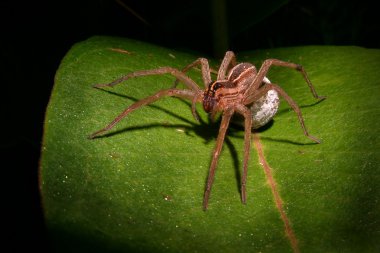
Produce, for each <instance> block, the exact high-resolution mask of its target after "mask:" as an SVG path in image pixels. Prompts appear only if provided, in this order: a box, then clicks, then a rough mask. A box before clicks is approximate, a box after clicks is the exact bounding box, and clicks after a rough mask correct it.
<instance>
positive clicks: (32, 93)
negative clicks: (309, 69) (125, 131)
mask: <svg viewBox="0 0 380 253" xmlns="http://www.w3.org/2000/svg"><path fill="white" fill-rule="evenodd" d="M371 2H375V1H369V0H362V1H344V0H328V1H327V0H321V1H301V0H289V1H284V0H266V1H257V0H251V1H248V0H247V1H243V0H234V1H230V0H228V1H222V0H220V1H218V0H209V1H204V0H203V1H202V0H183V1H179V0H177V1H173V0H170V1H148V0H139V1H138V0H102V1H101V0H78V1H69V0H67V1H62V0H61V1H60V0H56V1H50V2H43V1H20V0H19V1H11V0H8V1H1V3H0V24H1V39H0V54H1V61H0V64H1V65H0V69H1V72H0V82H1V86H2V94H3V96H2V99H1V118H2V124H1V125H2V127H3V128H2V136H1V144H0V148H1V150H0V152H1V155H2V161H3V166H2V172H3V174H2V176H1V178H2V180H1V182H2V183H1V185H2V196H3V200H2V201H1V203H2V207H1V209H2V211H3V212H5V214H4V215H2V219H3V220H4V222H2V224H3V223H5V224H6V226H2V230H3V232H5V234H6V237H3V239H5V242H6V243H5V244H2V246H1V247H11V249H12V250H11V251H9V250H7V252H15V251H20V250H21V249H24V248H25V247H27V249H29V250H32V249H37V250H39V251H40V252H41V251H44V252H45V251H46V252H48V251H49V249H50V245H49V240H48V234H47V232H46V230H45V226H44V220H43V214H42V210H41V202H40V196H39V188H38V160H39V156H40V146H41V140H42V131H43V128H42V127H43V121H44V112H45V108H46V106H47V103H48V100H49V95H50V92H51V89H52V86H53V83H54V74H55V71H56V70H57V68H58V66H59V63H60V60H61V59H62V58H63V57H64V55H65V54H66V52H67V51H68V50H69V49H70V47H71V46H72V45H73V44H75V43H77V42H79V41H82V40H85V39H87V38H89V37H91V36H94V35H111V36H121V37H129V38H134V39H138V40H143V41H146V42H151V43H155V44H158V45H162V46H165V47H170V48H175V49H178V50H182V51H188V52H191V51H193V52H197V55H203V56H205V57H221V55H222V54H223V53H224V51H225V50H226V49H232V50H234V51H236V52H239V51H242V50H254V49H259V48H273V47H287V46H299V45H357V46H362V47H368V48H379V47H380V40H379V38H378V36H379V34H380V25H379V21H378V20H379V18H378V15H379V14H378V13H377V12H378V11H377V10H378V9H377V8H375V6H374V3H371ZM4 91H5V92H4ZM3 252H4V251H3Z"/></svg>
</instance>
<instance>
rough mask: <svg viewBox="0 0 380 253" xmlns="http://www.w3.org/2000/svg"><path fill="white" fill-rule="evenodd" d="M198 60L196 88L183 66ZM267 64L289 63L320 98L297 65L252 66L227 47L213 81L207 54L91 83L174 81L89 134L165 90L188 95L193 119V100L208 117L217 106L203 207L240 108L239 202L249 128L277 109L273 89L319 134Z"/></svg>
mask: <svg viewBox="0 0 380 253" xmlns="http://www.w3.org/2000/svg"><path fill="white" fill-rule="evenodd" d="M197 65H200V66H201V68H202V78H203V83H204V86H205V89H204V90H202V89H200V87H199V86H198V85H197V84H196V83H195V82H194V81H193V80H192V79H190V78H189V77H188V76H187V75H186V72H187V71H188V70H189V69H191V68H193V67H194V66H197ZM272 65H275V66H283V67H287V68H292V69H295V70H297V71H299V72H301V73H302V75H303V77H304V79H305V81H306V82H307V84H308V86H309V88H310V90H311V92H312V94H313V95H314V97H315V98H317V99H323V98H324V97H321V96H318V95H317V93H316V91H315V89H314V86H313V85H312V83H311V82H310V80H309V78H308V76H307V74H306V72H305V71H304V69H303V67H302V66H301V65H298V64H294V63H290V62H284V61H280V60H276V59H268V60H265V61H264V63H263V64H262V66H261V68H260V69H259V71H257V70H256V68H255V66H254V65H252V64H251V63H239V64H237V63H236V58H235V54H234V53H233V52H231V51H228V52H227V53H226V55H225V57H224V58H223V61H222V63H221V65H220V68H219V70H218V75H217V79H216V80H215V81H211V72H210V67H209V64H208V61H207V59H205V58H199V59H197V60H196V61H194V62H193V63H191V64H189V65H188V66H186V67H185V68H183V69H182V70H178V69H174V68H171V67H163V68H158V69H153V70H142V71H136V72H132V73H130V74H128V75H125V76H123V77H121V78H119V79H117V80H115V81H113V82H111V83H108V84H98V85H95V86H94V87H96V88H99V87H106V86H110V87H112V86H115V85H116V84H118V83H120V82H122V81H125V80H128V79H129V78H133V77H138V76H147V75H158V74H171V75H173V76H174V77H176V82H175V86H174V87H173V88H170V89H165V90H160V91H158V92H157V93H155V94H154V95H152V96H149V97H147V98H144V99H142V100H139V101H137V102H136V103H134V104H132V105H131V106H129V107H128V108H126V109H125V110H124V111H123V112H122V113H121V114H120V115H119V116H117V117H116V118H115V119H114V120H113V121H112V122H111V123H110V124H109V125H107V126H106V127H105V128H103V129H101V130H99V131H97V132H95V133H93V134H92V135H90V138H95V137H96V136H98V135H99V134H101V133H103V132H105V131H108V130H110V129H111V128H112V127H113V126H114V125H115V124H117V123H118V122H119V121H120V120H121V119H123V118H124V117H125V116H127V115H128V114H129V113H131V112H132V111H134V110H136V109H137V108H139V107H141V106H144V105H147V104H150V103H153V102H154V101H156V100H158V99H160V98H162V97H165V96H173V97H180V98H184V99H189V100H191V101H192V109H191V110H192V113H193V116H194V117H195V119H197V120H198V117H197V114H196V112H195V104H196V103H198V102H200V103H202V104H203V108H204V110H205V111H206V112H208V113H210V114H211V117H212V118H213V116H214V115H215V114H216V113H217V112H221V113H222V120H221V124H220V129H219V134H218V137H217V141H216V146H215V149H214V151H213V156H212V162H211V165H210V170H209V174H208V179H207V184H206V188H205V193H204V199H203V208H204V209H207V207H208V200H209V196H210V192H211V186H212V183H213V180H214V174H215V170H216V167H217V162H218V159H219V155H220V151H221V149H222V146H223V142H224V138H225V135H226V131H227V128H228V126H229V123H230V121H231V118H232V116H233V115H234V114H239V115H241V116H242V117H243V118H244V120H243V121H244V123H243V124H244V127H245V134H244V161H243V173H242V180H241V199H242V202H243V203H245V202H246V179H247V171H248V159H249V151H250V143H251V131H252V128H257V127H260V126H261V125H263V124H266V123H267V122H268V121H269V120H270V119H271V117H273V116H274V114H275V113H276V111H277V107H278V102H279V99H278V95H280V96H282V97H283V98H284V99H285V100H286V101H287V102H288V103H289V105H290V106H291V107H292V109H293V110H294V111H295V112H296V113H297V116H298V120H299V122H300V124H301V127H302V129H303V131H304V134H305V135H306V136H307V137H309V138H310V139H312V140H313V141H315V142H317V143H319V140H318V139H317V138H315V137H313V136H311V135H309V133H308V132H307V130H306V127H305V124H304V120H303V117H302V114H301V110H300V109H299V107H298V106H297V104H296V103H295V102H294V101H293V99H292V98H291V97H289V96H288V95H287V94H286V92H285V91H284V90H283V89H281V88H280V87H279V86H278V85H276V84H273V83H271V82H270V81H269V79H268V78H266V74H267V72H268V70H269V68H270V67H271V66H272ZM178 81H180V82H182V83H184V84H185V85H186V86H187V88H188V89H177V88H176V85H177V83H178ZM268 104H269V105H268ZM267 107H268V108H269V109H268V108H267Z"/></svg>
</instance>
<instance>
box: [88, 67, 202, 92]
mask: <svg viewBox="0 0 380 253" xmlns="http://www.w3.org/2000/svg"><path fill="white" fill-rule="evenodd" d="M163 74H171V75H172V76H174V77H176V78H177V79H178V80H180V81H182V82H183V83H184V84H185V85H186V86H187V87H188V88H189V89H190V90H192V91H194V92H196V93H198V94H201V93H202V91H201V89H200V88H199V86H198V85H197V84H196V83H195V82H194V81H193V80H192V79H191V78H189V77H188V76H186V75H185V74H184V73H182V72H181V71H179V70H178V69H175V68H171V67H162V68H158V69H151V70H141V71H135V72H132V73H129V74H127V75H125V76H123V77H121V78H119V79H116V80H115V81H113V82H110V83H106V84H96V85H94V87H95V88H101V87H113V86H115V85H117V84H119V83H121V82H123V81H126V80H128V79H130V78H135V77H140V76H150V75H163Z"/></svg>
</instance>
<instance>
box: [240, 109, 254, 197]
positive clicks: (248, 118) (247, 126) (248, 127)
mask: <svg viewBox="0 0 380 253" xmlns="http://www.w3.org/2000/svg"><path fill="white" fill-rule="evenodd" d="M236 111H237V112H238V113H240V114H241V115H243V116H244V161H243V174H242V176H241V201H242V202H243V203H244V204H245V203H246V201H247V197H246V183H247V174H248V161H249V153H250V150H251V131H252V114H251V110H249V109H248V108H247V107H246V106H244V105H238V106H237V108H236Z"/></svg>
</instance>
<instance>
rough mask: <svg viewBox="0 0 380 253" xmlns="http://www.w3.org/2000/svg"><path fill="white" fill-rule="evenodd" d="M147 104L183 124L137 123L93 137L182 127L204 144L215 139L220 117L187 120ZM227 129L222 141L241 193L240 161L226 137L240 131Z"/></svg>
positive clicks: (129, 97)
mask: <svg viewBox="0 0 380 253" xmlns="http://www.w3.org/2000/svg"><path fill="white" fill-rule="evenodd" d="M100 90H102V91H103V92H106V93H108V94H111V95H114V96H118V97H122V98H125V99H128V100H132V101H133V102H136V101H138V99H136V98H134V97H131V96H127V95H124V94H120V93H117V92H114V91H110V90H105V89H100ZM174 99H177V100H178V101H181V102H182V103H185V104H186V105H187V106H188V107H189V108H191V103H189V102H187V101H185V100H183V99H179V98H174ZM147 106H149V107H151V108H155V109H157V110H160V111H162V112H164V113H166V114H168V115H170V116H172V117H174V118H176V119H179V120H180V121H182V122H184V124H170V125H164V124H159V123H156V124H144V125H138V126H131V127H125V128H123V129H120V130H115V131H111V132H107V133H104V134H102V135H100V136H96V137H95V139H98V138H99V139H102V138H108V137H112V136H114V135H118V134H122V133H125V132H130V131H138V130H142V129H150V128H156V127H161V128H171V129H178V128H180V129H183V130H184V132H185V134H186V135H188V136H194V135H197V136H199V137H201V138H202V139H203V140H204V143H205V144H208V143H210V142H211V141H213V140H215V139H216V138H217V136H218V133H219V126H220V117H218V118H217V119H216V120H215V121H212V120H210V119H209V120H208V122H207V121H204V120H203V119H202V118H200V117H199V122H195V121H191V120H188V119H187V118H185V117H182V116H180V115H178V114H176V113H173V112H172V111H169V110H167V109H165V108H162V107H160V106H157V105H154V104H149V105H147ZM227 131H228V132H227V135H226V137H225V140H224V142H225V144H226V146H227V147H228V150H229V152H230V155H231V157H232V162H233V167H234V171H235V177H236V181H237V189H238V191H239V193H240V194H241V192H240V189H241V173H240V169H239V168H240V161H239V159H238V152H237V150H236V148H235V146H234V145H233V143H232V141H231V140H230V138H229V137H228V134H229V132H240V129H235V130H232V128H229V129H228V130H227ZM237 137H238V138H242V137H241V136H237ZM211 159H212V150H211V151H210V162H209V166H210V165H211V161H212V160H211ZM206 184H207V177H206V181H205V187H206Z"/></svg>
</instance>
